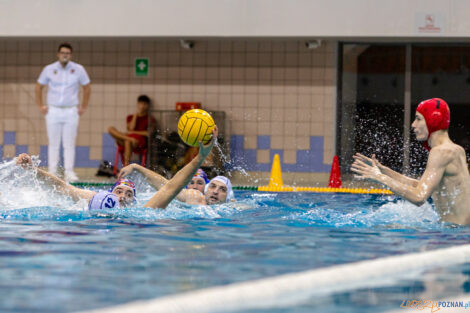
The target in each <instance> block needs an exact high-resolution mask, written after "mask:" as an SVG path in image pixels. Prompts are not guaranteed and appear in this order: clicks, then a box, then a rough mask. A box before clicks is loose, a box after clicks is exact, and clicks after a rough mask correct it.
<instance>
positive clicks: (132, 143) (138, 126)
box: [108, 95, 155, 166]
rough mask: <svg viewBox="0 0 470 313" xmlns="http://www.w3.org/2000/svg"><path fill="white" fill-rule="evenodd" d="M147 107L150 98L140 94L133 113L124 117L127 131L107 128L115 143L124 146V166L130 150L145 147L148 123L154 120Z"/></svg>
mask: <svg viewBox="0 0 470 313" xmlns="http://www.w3.org/2000/svg"><path fill="white" fill-rule="evenodd" d="M149 109H150V98H149V97H148V96H146V95H140V96H139V97H138V98H137V111H136V112H135V113H134V114H129V115H128V116H127V118H126V124H127V132H125V133H123V132H120V131H119V130H117V129H116V127H114V126H110V127H109V128H108V132H109V134H110V135H111V136H112V137H113V138H114V139H115V140H116V144H117V145H118V146H121V147H123V148H124V160H123V165H124V166H126V165H128V164H129V161H130V159H131V155H132V151H134V150H135V149H139V150H143V149H146V148H147V141H148V136H149V131H148V129H149V123H150V124H155V120H154V119H153V118H152V117H151V116H149ZM150 126H152V125H150Z"/></svg>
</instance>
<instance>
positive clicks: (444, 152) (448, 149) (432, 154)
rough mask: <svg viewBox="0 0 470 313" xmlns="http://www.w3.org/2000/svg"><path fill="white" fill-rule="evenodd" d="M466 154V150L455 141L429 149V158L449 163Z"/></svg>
mask: <svg viewBox="0 0 470 313" xmlns="http://www.w3.org/2000/svg"><path fill="white" fill-rule="evenodd" d="M462 154H463V155H465V150H464V149H463V148H462V147H461V146H459V145H457V144H455V143H448V144H442V145H439V146H437V147H434V148H432V149H431V151H429V159H435V160H439V161H440V162H439V163H448V162H450V161H452V160H454V159H455V158H459V157H461V156H462Z"/></svg>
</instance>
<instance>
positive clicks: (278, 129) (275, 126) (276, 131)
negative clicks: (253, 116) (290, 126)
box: [270, 122, 285, 137]
mask: <svg viewBox="0 0 470 313" xmlns="http://www.w3.org/2000/svg"><path fill="white" fill-rule="evenodd" d="M284 129H285V126H284V123H282V122H272V123H271V132H270V133H271V135H272V136H280V137H284Z"/></svg>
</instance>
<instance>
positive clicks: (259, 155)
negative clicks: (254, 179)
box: [256, 149, 271, 163]
mask: <svg viewBox="0 0 470 313" xmlns="http://www.w3.org/2000/svg"><path fill="white" fill-rule="evenodd" d="M269 151H270V150H269V149H266V150H265V149H259V150H257V151H256V162H258V163H270V162H271V160H270V158H269Z"/></svg>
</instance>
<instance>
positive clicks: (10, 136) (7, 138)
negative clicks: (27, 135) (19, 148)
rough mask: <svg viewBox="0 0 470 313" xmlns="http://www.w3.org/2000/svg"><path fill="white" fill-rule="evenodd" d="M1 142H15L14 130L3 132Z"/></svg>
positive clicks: (5, 143) (9, 143)
mask: <svg viewBox="0 0 470 313" xmlns="http://www.w3.org/2000/svg"><path fill="white" fill-rule="evenodd" d="M3 144H4V145H14V144H16V132H3Z"/></svg>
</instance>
